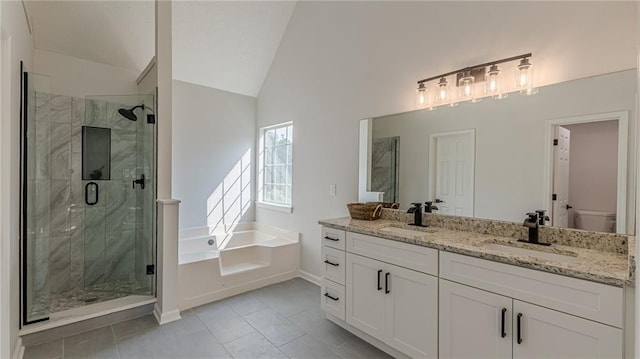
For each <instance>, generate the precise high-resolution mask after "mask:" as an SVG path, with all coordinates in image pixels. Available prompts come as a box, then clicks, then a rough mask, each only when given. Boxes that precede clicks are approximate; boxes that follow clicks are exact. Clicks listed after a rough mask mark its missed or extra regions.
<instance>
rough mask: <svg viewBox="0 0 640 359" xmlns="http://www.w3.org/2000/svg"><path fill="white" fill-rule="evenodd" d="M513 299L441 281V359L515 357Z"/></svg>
mask: <svg viewBox="0 0 640 359" xmlns="http://www.w3.org/2000/svg"><path fill="white" fill-rule="evenodd" d="M511 307H512V299H511V298H507V297H504V296H501V295H497V294H494V293H489V292H486V291H483V290H480V289H475V288H472V287H468V286H466V285H461V284H457V283H454V282H449V281H447V280H444V279H440V328H439V336H440V358H443V359H445V358H474V359H476V358H477V359H483V358H487V359H488V358H511V355H512V354H511V350H512V341H511V338H512V334H511V320H510V318H511V315H512V311H511Z"/></svg>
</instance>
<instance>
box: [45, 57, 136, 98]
mask: <svg viewBox="0 0 640 359" xmlns="http://www.w3.org/2000/svg"><path fill="white" fill-rule="evenodd" d="M33 72H35V73H38V74H41V75H46V76H49V77H50V78H51V93H54V94H58V95H68V96H75V97H85V96H91V95H132V94H136V93H137V85H136V79H137V78H138V75H140V73H138V72H137V71H133V70H128V69H123V68H120V67H115V66H111V65H106V64H101V63H98V62H93V61H88V60H83V59H79V58H77V57H72V56H67V55H62V54H58V53H55V52H50V51H45V50H39V49H36V50H35V55H34V70H33Z"/></svg>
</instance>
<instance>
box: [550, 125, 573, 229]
mask: <svg viewBox="0 0 640 359" xmlns="http://www.w3.org/2000/svg"><path fill="white" fill-rule="evenodd" d="M556 140H557V145H556ZM570 140H571V132H570V131H569V130H568V129H566V128H564V127H562V126H556V129H555V138H554V143H553V194H554V195H555V198H556V199H555V200H554V201H553V214H552V217H553V221H552V222H551V224H552V225H553V226H556V227H564V228H566V227H569V215H568V213H569V208H568V207H567V206H568V205H569V158H570V152H569V150H570V147H571V146H570Z"/></svg>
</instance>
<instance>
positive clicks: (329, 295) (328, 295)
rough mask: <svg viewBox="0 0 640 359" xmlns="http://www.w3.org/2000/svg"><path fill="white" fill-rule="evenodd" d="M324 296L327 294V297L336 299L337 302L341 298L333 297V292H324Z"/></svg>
mask: <svg viewBox="0 0 640 359" xmlns="http://www.w3.org/2000/svg"><path fill="white" fill-rule="evenodd" d="M324 296H325V297H327V298H329V299H333V300H335V301H336V302H337V301H338V300H339V299H340V298H338V297H333V296H331V294H329V293H324Z"/></svg>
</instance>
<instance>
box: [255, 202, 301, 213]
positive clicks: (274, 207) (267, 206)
mask: <svg viewBox="0 0 640 359" xmlns="http://www.w3.org/2000/svg"><path fill="white" fill-rule="evenodd" d="M256 207H257V208H264V209H269V210H272V211H277V212H284V213H293V206H287V205H284V204H274V203H269V202H263V201H256Z"/></svg>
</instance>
